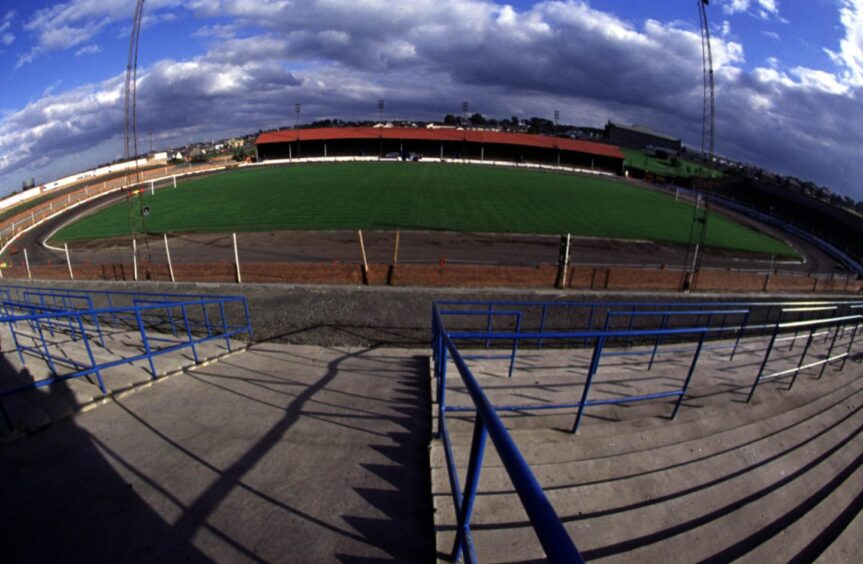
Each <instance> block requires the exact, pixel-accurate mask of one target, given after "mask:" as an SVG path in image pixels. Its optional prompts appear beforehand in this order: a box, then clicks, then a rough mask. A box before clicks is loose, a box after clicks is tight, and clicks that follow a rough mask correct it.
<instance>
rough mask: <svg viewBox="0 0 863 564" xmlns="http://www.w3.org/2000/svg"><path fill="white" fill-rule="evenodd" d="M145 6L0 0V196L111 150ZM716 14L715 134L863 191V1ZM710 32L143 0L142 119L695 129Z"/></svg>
mask: <svg viewBox="0 0 863 564" xmlns="http://www.w3.org/2000/svg"><path fill="white" fill-rule="evenodd" d="M134 4H135V2H134V0H65V1H60V2H57V1H53V2H52V1H48V0H34V1H26V2H25V1H17V0H0V195H2V194H5V193H7V192H9V191H11V190H13V189H18V188H19V187H20V185H21V181H22V180H24V179H26V178H30V177H35V178H36V179H37V181H38V182H43V181H47V180H50V179H52V178H55V177H58V176H61V175H64V174H68V173H71V172H75V171H78V170H83V169H86V168H89V167H91V166H93V165H95V164H98V163H101V162H105V161H109V160H112V159H114V158H116V157H118V156H120V154H121V152H122V75H123V70H124V67H125V63H126V54H127V49H128V34H129V25H130V22H131V18H132V14H133V10H134ZM709 13H710V20H711V28H712V30H711V31H712V34H713V37H714V44H713V46H714V50H715V58H716V67H717V72H716V78H717V88H718V91H717V111H718V116H717V150H718V151H719V152H720V153H722V154H725V155H728V156H731V157H734V158H737V159H740V160H742V161H745V162H750V163H754V164H757V165H760V166H764V167H766V168H769V169H771V170H775V171H777V172H780V173H783V174H791V175H794V176H798V177H800V178H803V179H809V180H813V181H815V182H818V183H820V184H825V185H828V186H830V187H832V188H833V189H835V190H837V191H839V192H841V193H845V194H848V195H851V196H852V197H854V198H857V199H863V183H861V181H860V180H859V179H861V178H863V158H861V157H863V143H861V142H860V141H861V139H860V136H861V134H860V132H861V131H863V102H861V94H863V91H861V89H863V0H713V1H712V2H711V5H710V7H709ZM699 48H700V46H699V39H698V18H697V5H696V2H695V0H652V1H644V0H562V1H549V2H528V1H515V2H508V3H503V2H495V1H492V0H414V1H413V2H410V3H393V2H384V1H382V0H355V1H354V2H340V1H336V0H304V1H298V0H185V1H182V0H148V1H147V2H146V5H145V28H144V30H143V33H142V40H141V57H140V61H139V65H140V73H139V79H140V80H139V93H140V97H139V120H140V128H139V129H140V131H143V132H146V131H152V132H153V136H154V146H155V147H156V148H159V147H167V146H170V145H175V144H181V143H186V142H189V141H193V140H198V139H208V138H218V137H222V136H226V135H229V134H236V133H245V132H253V131H256V130H258V129H260V128H272V127H276V126H279V125H284V124H289V123H291V122H292V120H293V104H294V103H295V102H302V103H303V116H302V117H303V119H304V120H312V119H316V118H323V117H341V118H346V119H350V118H373V117H375V116H376V113H377V111H376V102H377V100H378V99H379V98H384V99H385V100H386V101H387V102H386V114H387V115H388V116H389V117H392V118H417V119H430V118H440V117H442V116H443V115H444V114H445V113H448V112H456V113H457V112H458V111H459V107H460V103H461V100H465V99H467V100H470V101H471V108H472V109H473V110H476V111H480V112H482V113H484V114H486V115H491V116H501V117H503V116H510V115H519V116H524V117H530V116H533V115H542V116H549V117H550V116H551V114H552V112H553V110H554V109H559V110H560V111H561V116H562V120H563V121H566V122H570V123H578V124H584V125H594V126H601V125H602V124H604V123H605V122H606V121H607V120H609V119H611V120H616V121H622V122H626V123H640V124H646V125H649V126H651V127H654V128H656V129H659V130H661V131H663V132H666V133H669V134H672V135H675V136H679V137H681V138H683V139H684V141H685V142H688V143H690V144H692V145H696V144H697V143H698V141H699V139H700V101H701V91H700V64H701V60H700V52H699ZM142 142H143V139H142ZM142 146H144V144H143V143H142Z"/></svg>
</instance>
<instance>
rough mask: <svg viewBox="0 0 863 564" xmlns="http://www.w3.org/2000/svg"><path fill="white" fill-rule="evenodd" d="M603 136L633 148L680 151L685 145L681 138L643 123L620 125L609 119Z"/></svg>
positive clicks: (616, 143)
mask: <svg viewBox="0 0 863 564" xmlns="http://www.w3.org/2000/svg"><path fill="white" fill-rule="evenodd" d="M603 137H604V138H605V140H606V141H607V142H608V143H611V144H613V145H619V146H622V147H630V148H632V149H645V148H647V147H654V148H659V149H665V150H668V151H673V152H675V153H676V152H678V151H680V148H681V147H682V146H683V144H682V143H681V141H680V139H675V138H673V137H669V136H667V135H663V134H661V133H657V132H655V131H653V130H652V129H650V128H648V127H645V126H643V125H632V126H629V125H620V124H618V123H614V122H611V121H609V122H608V123H607V124H606V125H605V132H604V135H603Z"/></svg>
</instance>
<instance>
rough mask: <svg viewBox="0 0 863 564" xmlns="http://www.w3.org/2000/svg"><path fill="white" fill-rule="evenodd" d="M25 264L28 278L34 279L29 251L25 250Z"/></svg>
mask: <svg viewBox="0 0 863 564" xmlns="http://www.w3.org/2000/svg"><path fill="white" fill-rule="evenodd" d="M24 264H25V265H26V266H27V278H29V279H30V280H32V279H33V274H31V273H30V259H29V258H28V257H27V249H24Z"/></svg>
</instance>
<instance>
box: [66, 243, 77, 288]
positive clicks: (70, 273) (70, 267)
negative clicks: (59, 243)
mask: <svg viewBox="0 0 863 564" xmlns="http://www.w3.org/2000/svg"><path fill="white" fill-rule="evenodd" d="M63 248H64V249H66V265H67V266H68V267H69V279H70V280H74V279H75V275H74V274H72V259H70V258H69V243H63Z"/></svg>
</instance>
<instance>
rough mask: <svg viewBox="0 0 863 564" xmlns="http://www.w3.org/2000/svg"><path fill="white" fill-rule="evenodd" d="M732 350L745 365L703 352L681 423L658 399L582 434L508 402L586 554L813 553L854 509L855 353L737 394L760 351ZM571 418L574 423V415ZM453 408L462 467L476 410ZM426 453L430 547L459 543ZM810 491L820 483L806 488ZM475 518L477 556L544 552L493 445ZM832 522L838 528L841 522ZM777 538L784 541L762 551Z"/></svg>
mask: <svg viewBox="0 0 863 564" xmlns="http://www.w3.org/2000/svg"><path fill="white" fill-rule="evenodd" d="M820 345H824V346H825V347H826V346H827V345H828V343H818V344H816V345H814V346H812V347H810V351H809V354H807V359H806V362H812V361H814V360H816V359H818V358H819V355H820V356H821V358H824V357H826V350H821V351H820V352H819V351H818V346H820ZM800 351H802V346H801V347H800V349H799V350H797V351H792V353H791V354H792V355H796V356H794V357H793V358H792V357H788V358H786V359H784V360H782V359H780V358H779V356H780V355H777V363H776V364H775V365H774V364H772V363H771V365H770V369H771V370H782V369H784V368H785V367H788V366H790V367H794V366H796V365H797V363H798V362H799V354H800ZM544 352H545V351H543V353H544ZM555 354H557V355H558V356H560V355H561V354H562V353H552V354H550V355H549V357H550V358H551V360H552V361H553V360H554V358H553V355H555ZM573 356H577V354H576V355H573ZM622 358H624V359H626V357H622ZM762 358H763V357H762ZM527 360H529V361H530V362H533V363H535V364H536V365H537V366H540V365H542V364H543V363H545V364H550V365H552V366H556V367H557V370H558V372H556V373H555V375H556V376H560V377H561V381H565V379H566V378H569V379H570V380H571V379H572V376H571V375H569V374H566V373H565V372H566V370H567V363H566V362H560V363H558V364H553V362H549V359H545V360H543V359H542V358H540V357H539V354H537V355H532V356H531V357H530V358H529V359H526V361H527ZM738 360H740V361H741V364H742V365H743V368H742V369H741V368H739V367H735V366H730V365H729V363H728V362H727V361H725V362H723V361H722V360H721V359H713V360H711V361H710V362H709V363H708V362H705V365H704V366H703V367H702V365H701V364H699V366H700V367H702V369H703V370H704V371H705V373H706V374H699V377H700V380H699V384H697V385H696V383H695V380H693V385H692V387H691V388H690V390H691V392H692V394H691V395H690V396H688V397H687V399H686V402H685V404H686V407H685V408H683V409H682V410H681V411H680V413H679V415H678V418H677V419H676V420H675V421H668V420H667V419H666V420H663V419H661V416H659V412H658V410H657V407H656V406H657V405H658V407H659V408H662V409H668V402H663V401H654V402H652V403H654V404H656V405H655V406H653V407H648V408H647V409H644V410H640V411H637V410H627V412H626V413H625V416H621V417H618V419H622V421H613V420H603V419H599V418H596V419H595V420H591V421H590V424H589V425H588V426H585V427H584V428H583V429H586V430H585V431H583V432H582V433H580V434H579V435H578V436H573V435H571V434H570V433H566V432H565V427H564V428H561V427H554V425H553V424H552V426H551V428H549V427H546V428H542V426H541V425H540V424H538V423H539V422H542V421H545V422H546V423H549V422H556V420H555V417H557V418H558V419H563V417H564V416H562V415H560V414H558V415H555V416H553V417H535V416H525V415H520V414H514V415H510V414H508V415H509V416H508V417H507V418H506V419H505V421H506V424H507V426H509V427H511V428H512V429H513V436H514V438H515V440H516V442H517V443H518V444H519V447H520V449H521V450H522V453H523V454H524V455H525V458H526V459H527V460H528V463H530V464H531V465H532V468H533V470H534V472H535V474H536V476H537V478H538V479H539V481H540V483H541V484H542V485H543V487H544V488H546V494H547V496H548V497H549V499H550V500H551V502H552V504H553V505H554V506H555V508H556V510H557V511H558V514H559V515H560V516H561V517H562V519H563V520H564V522H565V523H566V526H567V529H568V530H569V531H570V533H571V534H572V536H573V538H574V540H575V541H576V543H577V544H578V545H579V548H580V549H582V551H583V552H584V553H585V556H587V557H589V558H592V559H596V558H601V559H609V560H615V561H616V560H620V561H633V560H636V559H637V560H639V561H640V560H647V559H661V560H676V561H679V560H693V559H695V560H698V559H706V558H713V557H716V558H717V559H718V560H722V561H727V560H730V559H733V558H739V557H741V556H746V555H747V553H748V552H749V551H756V552H753V553H752V557H753V558H759V555H760V559H761V560H763V556H765V555H769V554H776V553H781V554H783V555H786V556H788V557H793V556H795V555H796V554H804V551H807V550H808V552H805V553H806V554H810V555H814V556H817V554H818V551H820V549H821V548H823V547H819V548H818V550H815V551H813V549H812V546H817V545H818V542H819V539H823V538H826V537H825V535H827V533H825V532H824V531H825V530H826V528H827V527H828V526H832V527H833V528H834V529H835V528H836V527H838V526H840V525H841V524H843V523H846V522H848V514H849V512H852V513H853V512H854V510H855V508H856V510H857V511H859V507H858V505H859V504H860V501H859V500H857V498H858V497H860V496H859V491H860V489H861V488H860V487H859V486H857V487H848V486H847V484H849V483H850V482H849V480H854V479H856V477H857V476H858V475H859V472H860V470H859V466H860V462H861V460H863V458H861V457H863V454H861V452H860V451H861V449H860V447H859V446H858V445H860V444H863V441H861V440H860V438H861V437H860V434H861V429H863V379H860V378H859V377H860V376H861V374H863V373H861V371H860V369H859V365H856V364H855V365H850V364H849V365H848V367H846V369H845V370H844V371H842V372H838V373H837V372H834V370H833V369H831V368H828V370H827V371H826V372H825V377H824V378H822V379H820V380H818V379H816V377H817V375H818V373H819V372H820V367H815V368H813V369H810V370H808V371H806V372H803V373H801V375H800V376H799V377H798V379H797V381H796V382H795V386H794V389H793V390H792V391H790V392H787V391H779V390H781V389H782V388H783V387H787V383H788V381H789V380H787V379H786V380H785V381H784V382H773V383H765V384H763V385H762V386H761V387H760V388H759V390H758V393H757V394H756V399H755V401H753V402H752V403H751V404H745V403H743V402H742V401H741V399H740V397H739V396H740V392H739V391H733V392H730V393H729V391H728V388H733V387H740V385H739V381H741V380H748V383H749V384H750V385H751V381H752V377H753V376H754V375H753V374H752V373H751V371H750V369H751V365H752V364H753V363H757V358H756V355H755V354H753V353H748V354H747V353H743V354H741V355H739V356H738V358H737V359H735V364H736V363H737V361H738ZM783 362H784V363H785V364H782V363H783ZM611 366H613V365H611ZM495 369H499V367H494V366H492V365H491V364H489V363H486V365H484V366H483V367H482V368H480V369H479V370H478V371H477V372H479V373H480V374H481V375H480V376H478V379H479V380H480V381H481V383H483V381H486V382H492V386H493V385H494V384H495V383H499V382H500V381H501V376H500V374H493V371H494V370H495ZM654 370H656V367H654ZM634 371H635V368H633V364H632V363H630V362H621V363H618V365H617V366H614V370H613V371H608V372H607V373H606V378H607V380H606V381H610V382H616V383H626V384H631V383H632V382H633V377H632V374H633V373H634ZM756 371H757V368H756ZM741 372H742V373H743V374H744V375H745V376H744V377H741V375H740V373H741ZM516 373H517V374H518V372H516ZM600 374H602V372H600ZM666 374H667V373H666ZM523 381H524V378H523ZM559 383H560V382H551V383H549V380H548V378H547V377H546V376H541V377H538V378H535V379H534V381H533V382H530V385H524V386H522V385H518V386H514V387H509V389H508V390H506V388H507V387H508V386H507V385H506V384H507V383H505V384H504V385H501V386H499V389H495V390H494V391H493V392H492V393H497V394H499V396H498V397H499V399H500V401H501V402H502V403H505V404H506V402H508V404H512V403H513V399H512V398H513V397H515V396H517V397H522V396H524V395H528V394H531V393H534V394H535V395H534V397H540V398H542V397H543V394H544V395H545V396H544V397H546V398H548V397H559V395H560V393H561V392H560V389H557V388H556V386H558V384H559ZM639 385H642V384H640V383H635V384H634V386H639ZM561 387H562V386H561ZM746 391H747V392H748V390H746ZM506 393H510V396H509V397H507V396H506ZM637 393H642V392H637ZM555 394H557V396H555ZM451 397H456V398H457V393H455V394H453V395H452V396H451ZM552 401H558V400H552ZM663 404H664V405H663ZM450 415H452V414H450ZM568 417H569V422H570V425H571V421H572V414H571V413H570V414H568ZM519 418H521V419H525V420H526V419H530V421H529V422H528V424H525V423H524V422H523V421H520V420H519ZM458 419H459V418H457V417H452V418H451V417H450V416H449V415H448V418H447V420H448V423H450V430H451V433H452V438H453V442H454V449H455V456H456V460H457V465H458V466H459V469H460V470H459V471H460V475H461V479H464V476H465V474H466V470H465V467H466V464H467V460H466V458H467V456H468V450H469V443H470V432H469V431H470V430H472V424H471V421H470V416H467V417H461V421H459V420H458ZM612 419H613V418H612ZM431 464H432V470H433V493H434V494H435V497H434V499H435V509H436V518H435V523H436V528H437V532H438V550H439V554H443V553H447V552H449V551H450V550H451V547H452V542H453V541H454V533H453V527H454V524H455V516H454V508H453V503H452V499H451V492H450V487H449V483H448V476H447V470H446V466H445V461H444V457H443V449H442V448H441V447H440V443H437V442H436V443H434V444H433V447H432V457H431ZM812 492H820V493H819V496H818V497H813V495H812ZM855 503H856V504H857V505H855ZM855 514H856V513H855ZM472 523H473V527H472V529H473V531H474V540H475V543H476V546H477V550H478V552H479V556H480V559H481V560H488V561H518V560H529V559H536V558H542V557H543V554H542V551H541V547H540V546H539V544H538V542H537V541H536V538H535V533H534V532H533V530H532V528H531V527H530V526H529V522H528V520H527V517H526V515H525V514H524V511H523V509H522V508H521V504H520V502H519V501H518V498H517V496H516V495H515V494H514V491H513V488H512V484H511V483H510V481H509V478H508V476H507V475H506V472H505V470H504V469H503V468H502V466H501V465H500V462H499V460H498V458H497V455H496V452H495V450H494V448H493V447H490V448H489V449H487V452H486V461H485V464H484V467H483V475H482V480H481V484H480V495H479V496H478V498H477V501H476V506H475V511H474V518H473V521H472ZM818 523H821V525H820V527H819V526H818ZM832 523H838V525H830V524H832ZM785 529H788V530H790V531H795V533H794V534H795V542H785V543H783V541H782V539H783V538H786V536H787V534H788V533H786V534H780V533H781V531H782V530H785ZM804 533H805V534H804ZM830 534H831V535H832V537H831V538H841V535H839V534H838V533H836V532H835V531H833V532H832V533H830ZM827 536H829V535H827ZM858 542H859V541H858ZM846 543H847V541H846ZM762 545H763V546H762ZM779 545H781V547H782V548H781V550H780V549H778V548H774V549H773V553H771V552H770V551H771V548H770V547H771V546H779ZM483 547H484V548H483ZM759 547H760V548H759ZM837 550H840V549H837ZM814 556H813V557H814Z"/></svg>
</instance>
